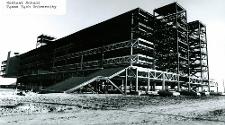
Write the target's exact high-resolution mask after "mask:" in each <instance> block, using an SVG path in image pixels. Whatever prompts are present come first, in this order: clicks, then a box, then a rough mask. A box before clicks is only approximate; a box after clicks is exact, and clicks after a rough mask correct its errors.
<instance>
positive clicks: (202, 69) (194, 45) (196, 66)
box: [188, 20, 209, 84]
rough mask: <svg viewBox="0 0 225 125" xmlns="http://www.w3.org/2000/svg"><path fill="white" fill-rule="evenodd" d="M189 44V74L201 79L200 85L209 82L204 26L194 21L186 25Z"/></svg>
mask: <svg viewBox="0 0 225 125" xmlns="http://www.w3.org/2000/svg"><path fill="white" fill-rule="evenodd" d="M188 27H189V44H190V69H191V70H190V73H191V75H192V76H194V77H196V78H200V79H202V81H201V82H202V84H208V82H209V67H208V50H207V37H206V26H205V25H204V24H203V23H201V22H200V21H198V20H196V21H193V22H189V23H188Z"/></svg>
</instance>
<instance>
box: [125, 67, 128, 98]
mask: <svg viewBox="0 0 225 125" xmlns="http://www.w3.org/2000/svg"><path fill="white" fill-rule="evenodd" d="M127 75H128V72H127V69H125V85H124V94H125V95H126V94H127V77H128V76H127Z"/></svg>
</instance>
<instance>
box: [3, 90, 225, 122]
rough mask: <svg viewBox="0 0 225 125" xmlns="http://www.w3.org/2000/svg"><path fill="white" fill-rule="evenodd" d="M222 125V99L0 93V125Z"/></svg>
mask: <svg viewBox="0 0 225 125" xmlns="http://www.w3.org/2000/svg"><path fill="white" fill-rule="evenodd" d="M106 124H107V125H132V124H134V125H136V124H137V125H164V124H167V125H174V124H177V125H202V124H204V125H224V124H225V97H224V96H209V97H187V96H186V97H185V96H180V97H159V96H134V95H132V96H131V95H127V96H123V95H105V94H64V93H52V94H36V93H27V94H26V95H25V96H18V95H16V94H15V92H14V90H7V89H0V125H106Z"/></svg>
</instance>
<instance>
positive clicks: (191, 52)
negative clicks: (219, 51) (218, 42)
mask: <svg viewBox="0 0 225 125" xmlns="http://www.w3.org/2000/svg"><path fill="white" fill-rule="evenodd" d="M116 26H117V27H116ZM121 27H122V28H121ZM106 31H107V32H106ZM108 31H110V32H108ZM102 34H103V35H102ZM87 35H89V36H90V37H87ZM54 39H55V38H53V37H50V36H45V35H41V36H39V37H38V39H37V47H36V49H34V50H32V51H30V52H27V53H25V54H22V55H20V56H19V58H20V60H21V62H20V68H19V73H18V74H17V75H18V80H17V83H18V84H20V85H21V86H25V87H26V88H31V87H32V84H34V85H33V86H43V87H44V88H46V87H48V86H51V85H52V84H56V83H59V82H61V81H65V80H67V79H68V78H71V77H86V76H88V74H91V73H93V72H96V71H99V70H102V69H107V68H115V67H127V68H125V69H124V70H123V72H120V73H119V74H117V75H114V76H113V77H112V76H111V77H110V78H106V77H102V76H96V77H95V78H93V79H90V80H89V81H88V82H84V84H81V85H86V84H87V83H91V82H93V83H96V82H98V81H105V82H106V83H110V86H112V88H113V87H114V88H116V89H117V90H119V91H120V92H121V93H125V94H126V93H127V92H128V89H127V86H129V90H130V92H132V91H134V92H138V91H139V90H142V89H141V87H143V88H145V90H146V91H150V90H155V88H156V86H158V85H160V86H162V90H167V89H175V90H177V91H181V89H182V88H185V89H188V90H193V89H196V88H198V87H202V86H209V69H208V56H207V55H208V51H207V39H206V27H205V25H203V24H202V23H201V22H199V21H193V22H190V23H188V22H187V12H186V10H185V9H184V8H183V7H182V6H180V5H179V4H178V3H176V2H175V3H171V4H168V5H166V6H163V7H160V8H157V9H155V10H154V11H153V15H152V14H150V13H148V12H146V11H144V10H142V9H140V8H137V9H134V10H131V11H129V12H127V13H124V14H122V15H119V16H117V17H114V18H112V19H110V20H107V21H104V22H102V23H100V24H97V25H94V26H92V27H89V28H86V29H84V30H81V31H79V32H77V33H74V34H71V35H69V36H67V37H65V38H61V39H57V40H54ZM43 44H44V45H43ZM86 44H90V46H88V45H86ZM41 45H43V46H41ZM196 62H199V63H198V64H196ZM3 69H4V66H3V67H2V70H3ZM118 80H119V82H118ZM43 83H48V84H43ZM129 83H130V85H128V84H129ZM133 83H135V84H134V85H133ZM96 85H97V84H96ZM88 86H89V88H90V87H91V86H92V87H93V84H90V85H88ZM97 86H99V84H98V85H97ZM133 86H135V87H133ZM169 87H170V88H169ZM78 88H79V86H78V87H77V88H71V90H70V91H74V90H76V89H78ZM94 88H95V89H96V86H95V85H94ZM94 88H92V89H91V90H92V91H94ZM97 91H99V90H97Z"/></svg>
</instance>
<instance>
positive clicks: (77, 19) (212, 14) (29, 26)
mask: <svg viewBox="0 0 225 125" xmlns="http://www.w3.org/2000/svg"><path fill="white" fill-rule="evenodd" d="M66 2H67V6H66V14H65V15H32V14H31V15H23V16H22V15H20V16H19V15H3V14H1V13H0V37H1V39H0V61H2V60H5V59H6V57H7V52H8V51H13V52H19V53H24V52H26V51H29V50H31V49H34V48H35V44H36V38H37V36H38V35H40V34H42V33H43V34H47V35H51V36H54V37H56V38H60V37H64V36H66V35H69V34H71V33H74V32H76V31H78V30H81V29H83V28H86V27H88V26H91V25H93V24H96V23H99V22H101V21H104V20H106V19H109V18H111V17H114V16H116V15H119V14H122V13H124V12H126V11H129V10H131V9H134V8H137V7H140V8H142V9H144V10H146V11H148V12H150V13H153V9H155V8H158V7H161V6H163V5H166V4H169V3H171V2H175V0H67V1H66ZM176 2H178V3H179V4H180V5H181V6H183V7H184V8H185V9H186V10H187V14H188V21H193V20H200V21H202V22H203V23H204V24H205V25H206V26H207V38H208V52H209V70H210V78H211V79H216V80H219V81H222V79H224V78H225V75H224V74H225V7H224V5H225V1H224V0H176ZM2 83H4V82H3V79H0V84H2Z"/></svg>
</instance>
